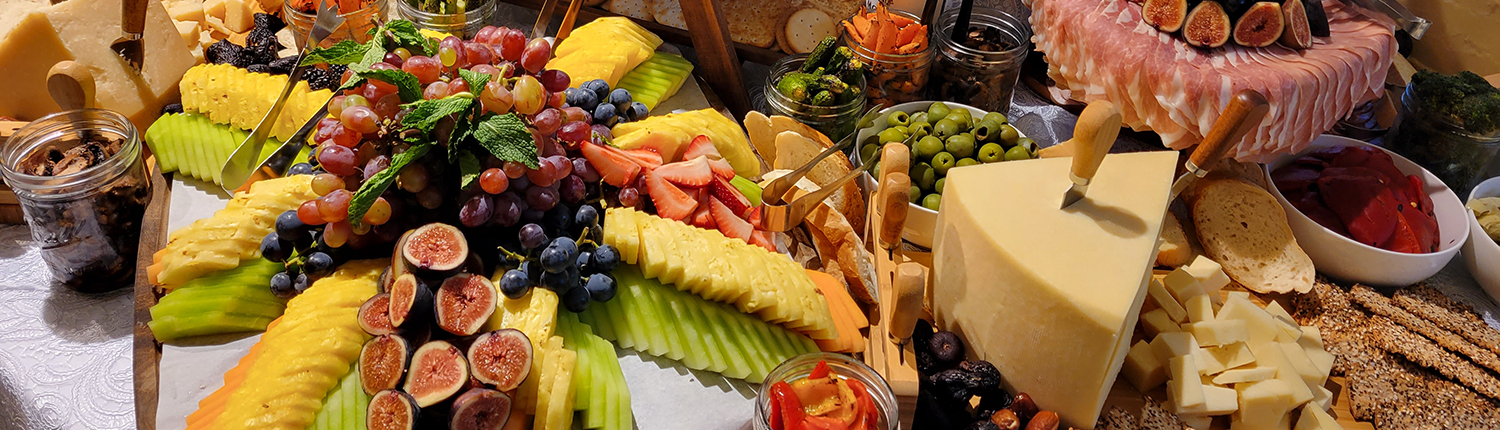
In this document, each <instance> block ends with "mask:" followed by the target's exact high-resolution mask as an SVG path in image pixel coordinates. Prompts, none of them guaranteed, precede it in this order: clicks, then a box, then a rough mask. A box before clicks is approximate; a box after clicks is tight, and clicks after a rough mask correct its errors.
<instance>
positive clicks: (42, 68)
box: [0, 12, 73, 121]
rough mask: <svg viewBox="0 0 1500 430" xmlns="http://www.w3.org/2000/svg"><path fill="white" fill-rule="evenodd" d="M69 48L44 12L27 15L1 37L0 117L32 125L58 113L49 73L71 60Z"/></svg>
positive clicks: (23, 15) (0, 35) (1, 34)
mask: <svg viewBox="0 0 1500 430" xmlns="http://www.w3.org/2000/svg"><path fill="white" fill-rule="evenodd" d="M71 59H73V56H72V55H68V48H67V47H64V46H63V41H62V39H59V38H58V37H57V32H56V31H54V30H53V29H52V23H50V22H47V15H46V14H43V13H41V12H32V13H24V14H22V16H21V17H20V19H19V20H18V21H17V22H16V24H15V26H14V27H12V28H11V29H10V31H9V32H8V33H0V81H4V82H8V83H11V84H12V85H9V86H8V88H6V90H5V91H0V116H8V117H11V118H16V119H20V120H25V121H30V120H34V119H37V118H39V117H42V116H45V115H47V114H49V113H53V112H57V111H58V108H57V103H55V102H53V101H52V96H50V95H48V94H47V71H48V70H50V69H51V68H52V65H53V64H57V62H59V61H63V60H71Z"/></svg>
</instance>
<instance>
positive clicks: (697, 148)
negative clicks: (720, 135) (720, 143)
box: [682, 135, 724, 160]
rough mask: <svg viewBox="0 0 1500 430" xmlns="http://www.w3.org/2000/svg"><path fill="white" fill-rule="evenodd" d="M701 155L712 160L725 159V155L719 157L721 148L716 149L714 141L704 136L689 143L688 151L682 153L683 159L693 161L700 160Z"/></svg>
mask: <svg viewBox="0 0 1500 430" xmlns="http://www.w3.org/2000/svg"><path fill="white" fill-rule="evenodd" d="M699 155H705V156H708V159H710V160H722V159H724V156H723V155H719V148H715V147H714V142H713V140H712V139H709V138H708V136H704V135H698V137H695V138H693V141H692V142H691V143H688V146H687V150H686V151H684V152H683V153H682V159H684V160H691V159H694V158H698V156H699Z"/></svg>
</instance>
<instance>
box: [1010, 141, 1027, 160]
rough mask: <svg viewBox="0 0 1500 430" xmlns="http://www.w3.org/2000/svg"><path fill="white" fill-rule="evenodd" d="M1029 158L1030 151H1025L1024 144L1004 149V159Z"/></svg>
mask: <svg viewBox="0 0 1500 430" xmlns="http://www.w3.org/2000/svg"><path fill="white" fill-rule="evenodd" d="M1029 159H1031V151H1027V150H1026V147H1025V146H1022V145H1016V146H1012V147H1011V148H1010V149H1009V150H1006V151H1005V161H1016V160H1029Z"/></svg>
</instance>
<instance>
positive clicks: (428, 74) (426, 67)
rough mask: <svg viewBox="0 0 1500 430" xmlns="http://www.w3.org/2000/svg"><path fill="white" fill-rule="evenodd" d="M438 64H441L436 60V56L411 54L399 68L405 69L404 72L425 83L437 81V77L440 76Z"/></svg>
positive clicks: (440, 71)
mask: <svg viewBox="0 0 1500 430" xmlns="http://www.w3.org/2000/svg"><path fill="white" fill-rule="evenodd" d="M440 66H441V64H439V63H438V60H437V59H436V58H432V57H427V56H422V55H413V56H412V57H411V58H408V59H406V61H405V62H403V63H401V70H404V71H406V73H411V74H412V75H415V76H416V77H417V81H418V82H421V83H422V85H426V84H430V83H433V82H437V80H438V78H439V77H441V76H442V70H441V68H440Z"/></svg>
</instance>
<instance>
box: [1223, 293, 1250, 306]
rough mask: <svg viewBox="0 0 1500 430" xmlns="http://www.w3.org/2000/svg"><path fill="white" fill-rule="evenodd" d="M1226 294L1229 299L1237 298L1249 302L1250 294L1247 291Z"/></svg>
mask: <svg viewBox="0 0 1500 430" xmlns="http://www.w3.org/2000/svg"><path fill="white" fill-rule="evenodd" d="M1227 294H1228V296H1229V297H1239V298H1242V299H1245V300H1250V292H1249V291H1230V292H1229V293H1227ZM1219 304H1221V305H1222V304H1223V303H1219Z"/></svg>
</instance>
